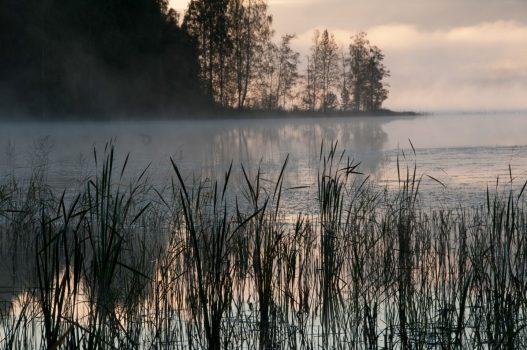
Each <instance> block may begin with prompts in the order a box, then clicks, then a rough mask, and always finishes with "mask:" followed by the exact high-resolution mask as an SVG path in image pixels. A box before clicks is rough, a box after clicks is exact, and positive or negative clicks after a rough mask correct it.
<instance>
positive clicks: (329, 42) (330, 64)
mask: <svg viewBox="0 0 527 350" xmlns="http://www.w3.org/2000/svg"><path fill="white" fill-rule="evenodd" d="M317 58H318V60H319V63H318V65H317V67H319V70H318V72H317V73H316V74H319V78H318V79H317V81H318V82H319V83H320V90H321V93H322V95H321V103H320V108H321V110H322V112H327V111H329V110H333V109H335V108H336V107H337V98H336V94H335V89H336V88H337V85H338V83H339V79H340V68H339V55H338V45H337V43H336V41H335V37H334V36H333V34H329V32H328V31H327V30H324V32H323V33H322V38H321V40H320V48H319V50H318V57H317Z"/></svg>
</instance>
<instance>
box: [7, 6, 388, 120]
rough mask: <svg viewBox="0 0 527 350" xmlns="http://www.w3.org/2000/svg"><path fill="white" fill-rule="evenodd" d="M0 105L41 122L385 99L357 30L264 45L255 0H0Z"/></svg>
mask: <svg viewBox="0 0 527 350" xmlns="http://www.w3.org/2000/svg"><path fill="white" fill-rule="evenodd" d="M0 6H1V7H0V11H1V12H0V21H1V25H2V30H1V33H0V35H1V37H0V40H1V43H2V51H1V52H0V76H1V78H2V79H1V81H0V108H1V110H2V112H3V113H4V114H5V113H7V114H8V115H9V114H28V115H32V116H39V117H41V118H43V119H46V118H51V117H54V116H57V115H58V116H68V117H71V116H75V115H82V114H84V115H91V116H97V115H104V114H111V115H120V114H123V115H131V114H133V115H138V116H142V115H149V114H153V115H163V114H164V115H167V116H169V115H176V114H178V113H189V112H203V113H206V112H212V111H216V112H217V111H223V112H225V111H234V110H238V111H243V112H246V111H250V110H252V111H260V112H261V111H267V112H274V111H288V110H289V111H291V110H294V111H307V112H311V113H313V112H317V113H318V112H323V113H329V112H335V111H342V112H349V111H355V112H359V111H361V112H372V111H379V110H381V107H382V103H383V101H384V100H385V99H386V98H387V96H388V91H387V89H386V84H385V81H384V79H385V78H386V77H387V76H388V71H387V69H386V68H385V67H384V64H383V59H384V55H383V53H382V52H381V50H380V49H379V48H377V47H375V46H372V45H370V44H369V42H368V41H367V40H366V37H365V34H359V35H357V36H356V37H355V38H353V43H352V44H351V45H350V47H349V50H348V51H349V52H348V53H346V54H341V50H340V48H339V46H338V44H337V43H336V41H335V39H334V37H333V35H332V34H331V33H329V32H328V31H327V30H325V31H323V33H322V34H320V33H319V32H318V31H317V32H316V33H315V38H314V40H313V48H312V52H311V54H310V56H309V57H308V58H307V67H306V72H305V74H303V73H302V72H301V71H300V68H299V67H300V65H301V64H302V62H301V57H300V54H299V53H298V52H296V51H295V50H293V49H292V46H291V43H292V41H293V40H294V38H295V36H294V35H292V34H285V35H283V37H282V40H281V42H280V43H276V42H275V38H274V31H273V29H272V16H271V15H270V14H269V13H268V6H267V1H266V0H250V1H249V0H192V1H191V2H190V3H189V6H188V9H187V10H186V12H185V14H184V16H182V17H181V18H180V15H179V14H178V13H176V12H175V11H174V10H170V9H169V8H168V2H167V0H136V1H118V0H93V1H86V0H16V1H15V0H1V5H0Z"/></svg>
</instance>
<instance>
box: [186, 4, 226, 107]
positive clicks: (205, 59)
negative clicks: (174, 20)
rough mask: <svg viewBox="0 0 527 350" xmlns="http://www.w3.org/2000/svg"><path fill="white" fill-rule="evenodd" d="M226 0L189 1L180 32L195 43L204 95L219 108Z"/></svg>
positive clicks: (223, 81) (223, 71)
mask: <svg viewBox="0 0 527 350" xmlns="http://www.w3.org/2000/svg"><path fill="white" fill-rule="evenodd" d="M228 5H229V1H228V0H191V1H190V3H189V6H188V10H187V12H186V14H185V17H184V19H183V28H184V29H185V30H186V31H187V32H188V33H189V34H190V35H192V36H193V37H194V38H195V39H196V41H197V42H198V50H199V62H200V66H201V76H202V79H203V81H204V82H205V88H206V91H207V94H208V95H210V96H211V97H212V98H213V99H214V100H215V101H216V102H218V103H220V104H223V102H224V93H225V86H226V81H227V79H226V63H227V57H228V55H229V53H230V50H231V46H232V42H231V38H230V36H229V17H228V13H227V10H228Z"/></svg>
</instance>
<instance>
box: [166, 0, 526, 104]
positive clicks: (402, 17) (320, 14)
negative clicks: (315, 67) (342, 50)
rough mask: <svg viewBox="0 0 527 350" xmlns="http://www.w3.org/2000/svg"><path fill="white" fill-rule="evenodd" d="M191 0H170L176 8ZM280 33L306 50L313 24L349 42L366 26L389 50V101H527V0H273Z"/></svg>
mask: <svg viewBox="0 0 527 350" xmlns="http://www.w3.org/2000/svg"><path fill="white" fill-rule="evenodd" d="M187 2H188V1H187V0H171V4H172V6H173V7H174V8H176V9H180V10H181V9H183V8H185V7H186V3H187ZM269 4H270V12H271V13H272V14H273V17H274V28H275V30H276V32H277V36H280V35H281V34H284V33H295V34H297V36H298V38H297V40H296V43H295V47H296V49H297V50H299V51H300V52H301V53H302V55H303V56H305V55H307V53H308V50H309V46H310V40H311V37H312V33H313V30H314V29H316V28H319V29H324V28H327V29H329V30H330V31H332V32H333V33H334V34H335V35H336V37H337V39H338V40H339V42H340V43H341V44H342V46H343V47H345V46H346V45H347V43H348V42H349V37H350V36H351V35H353V34H354V33H356V32H357V31H359V30H364V31H366V32H367V33H368V36H369V38H370V41H371V42H372V43H373V44H375V45H378V46H379V47H381V48H382V49H383V50H384V52H385V53H386V63H387V65H388V67H389V69H390V70H391V73H392V77H391V78H390V79H389V83H390V85H391V89H390V90H391V93H390V98H389V100H388V101H387V103H386V105H387V107H390V108H397V109H405V108H409V109H421V110H431V109H436V110H437V109H478V110H480V109H525V108H527V0H270V1H269Z"/></svg>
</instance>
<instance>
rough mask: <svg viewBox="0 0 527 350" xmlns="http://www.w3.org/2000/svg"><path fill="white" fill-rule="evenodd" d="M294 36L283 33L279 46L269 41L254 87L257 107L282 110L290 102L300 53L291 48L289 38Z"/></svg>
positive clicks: (297, 76)
mask: <svg viewBox="0 0 527 350" xmlns="http://www.w3.org/2000/svg"><path fill="white" fill-rule="evenodd" d="M294 38H295V36H294V35H290V34H286V35H284V36H283V37H282V41H281V43H280V46H277V45H275V44H274V43H272V42H269V44H268V46H267V49H266V51H265V54H264V55H263V59H262V65H261V67H260V68H259V72H260V74H259V75H258V77H259V78H258V80H257V86H256V89H255V92H256V94H257V100H258V102H257V107H259V108H261V109H265V110H269V111H271V110H277V109H282V110H284V109H286V108H287V106H288V105H289V104H291V103H292V100H293V99H294V97H295V91H294V90H295V87H296V84H297V82H298V79H299V73H298V64H299V62H300V54H299V53H298V52H296V51H294V50H293V49H292V48H291V40H293V39H294Z"/></svg>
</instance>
